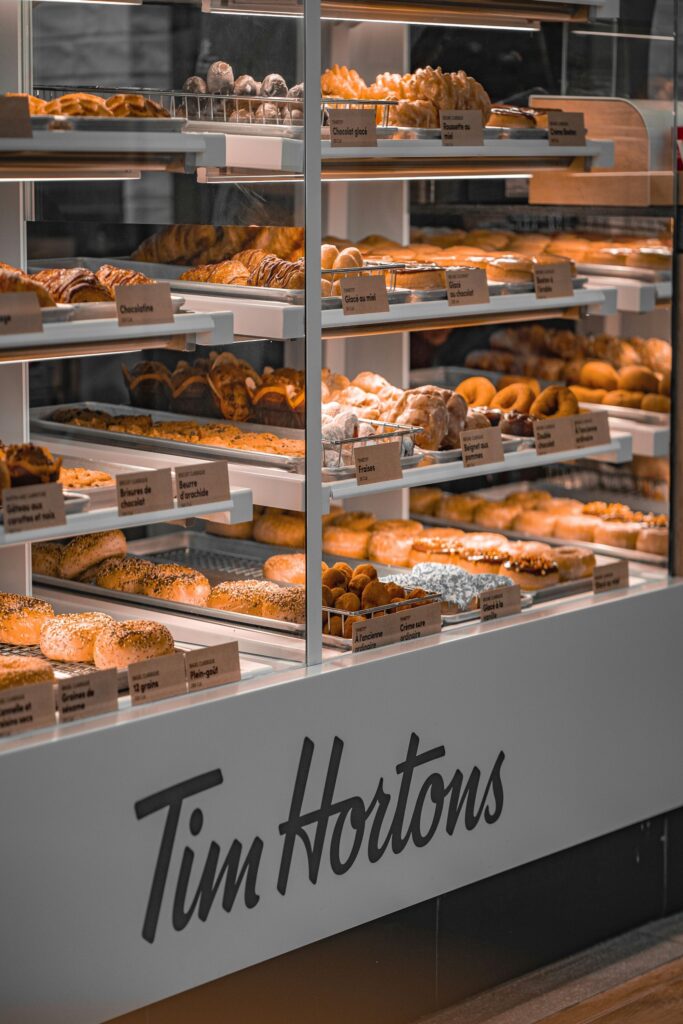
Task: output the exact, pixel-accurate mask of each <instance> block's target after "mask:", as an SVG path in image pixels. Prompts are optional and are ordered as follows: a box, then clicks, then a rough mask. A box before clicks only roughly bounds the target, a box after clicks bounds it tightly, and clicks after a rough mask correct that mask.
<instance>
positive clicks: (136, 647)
mask: <svg viewBox="0 0 683 1024" xmlns="http://www.w3.org/2000/svg"><path fill="white" fill-rule="evenodd" d="M174 650H175V646H174V643H173V637H172V636H171V634H170V633H169V631H168V630H167V629H166V627H165V626H162V625H161V623H159V622H149V621H147V620H145V619H129V620H126V621H125V622H111V623H109V625H106V626H104V628H103V629H101V630H100V631H99V633H98V634H97V638H96V639H95V647H94V651H93V661H94V662H95V666H96V667H97V668H118V669H122V668H127V667H128V666H129V665H133V664H135V663H136V662H138V661H147V660H148V659H149V658H159V657H161V656H162V655H164V654H173V652H174Z"/></svg>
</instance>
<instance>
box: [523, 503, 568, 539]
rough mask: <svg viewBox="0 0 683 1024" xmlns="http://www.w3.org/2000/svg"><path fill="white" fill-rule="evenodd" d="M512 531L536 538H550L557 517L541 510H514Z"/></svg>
mask: <svg viewBox="0 0 683 1024" xmlns="http://www.w3.org/2000/svg"><path fill="white" fill-rule="evenodd" d="M515 513H516V514H515V518H514V519H513V520H512V529H513V530H515V531H516V532H517V533H528V534H531V535H532V536H537V537H552V535H553V532H554V530H555V521H556V519H557V516H555V515H553V514H552V512H546V511H544V510H543V509H536V508H527V509H523V510H522V511H518V510H517V509H515Z"/></svg>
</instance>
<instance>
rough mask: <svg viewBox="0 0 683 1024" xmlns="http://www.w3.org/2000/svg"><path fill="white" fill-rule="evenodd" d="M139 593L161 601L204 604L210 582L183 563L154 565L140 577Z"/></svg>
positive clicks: (208, 592) (209, 591) (209, 590)
mask: <svg viewBox="0 0 683 1024" xmlns="http://www.w3.org/2000/svg"><path fill="white" fill-rule="evenodd" d="M139 593H141V594H146V595H147V597H156V598H159V599H160V600H161V601H177V602H179V603H180V604H196V605H205V604H206V602H207V600H208V598H209V594H210V593H211V584H210V583H209V581H208V580H207V578H206V576H204V575H203V574H202V573H201V572H197V570H196V569H190V568H188V567H187V566H183V565H154V566H153V567H152V568H151V569H150V570H149V571H148V572H146V573H145V574H144V576H143V577H142V579H141V581H140V591H139Z"/></svg>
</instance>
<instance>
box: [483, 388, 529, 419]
mask: <svg viewBox="0 0 683 1024" xmlns="http://www.w3.org/2000/svg"><path fill="white" fill-rule="evenodd" d="M490 404H491V405H492V406H493V408H494V409H502V410H503V412H521V413H528V412H530V411H531V409H532V406H533V404H534V392H533V391H532V389H531V388H530V387H529V385H528V384H509V385H508V387H506V388H503V390H502V391H498V392H497V393H496V394H495V395H494V396H493V398H492V399H491V402H490Z"/></svg>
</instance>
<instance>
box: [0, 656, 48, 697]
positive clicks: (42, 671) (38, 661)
mask: <svg viewBox="0 0 683 1024" xmlns="http://www.w3.org/2000/svg"><path fill="white" fill-rule="evenodd" d="M54 681H55V674H54V672H53V671H52V666H51V665H48V663H47V662H46V661H43V659H42V658H24V657H21V655H17V654H3V655H0V690H7V689H9V688H10V687H11V686H28V685H29V684H30V683H54Z"/></svg>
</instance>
